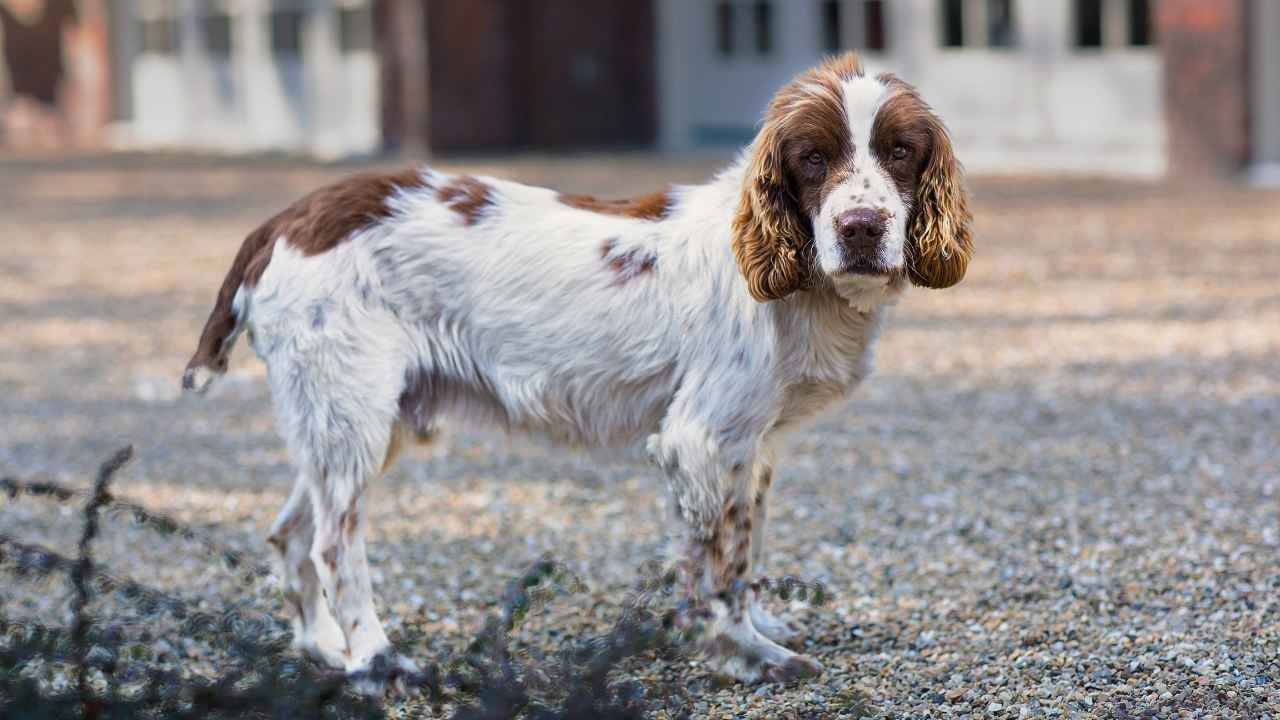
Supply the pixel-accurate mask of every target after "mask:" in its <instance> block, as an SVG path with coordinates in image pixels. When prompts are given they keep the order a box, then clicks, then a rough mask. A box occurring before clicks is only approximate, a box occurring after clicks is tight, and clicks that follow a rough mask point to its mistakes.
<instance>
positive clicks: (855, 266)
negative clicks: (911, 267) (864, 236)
mask: <svg viewBox="0 0 1280 720" xmlns="http://www.w3.org/2000/svg"><path fill="white" fill-rule="evenodd" d="M900 272H902V268H899V267H890V266H888V265H885V264H884V263H882V262H880V261H879V260H874V259H872V258H859V257H855V258H850V259H848V260H846V261H845V263H844V267H842V268H840V272H839V273H837V274H838V275H844V276H847V275H862V276H871V277H887V276H890V275H894V274H897V273H900Z"/></svg>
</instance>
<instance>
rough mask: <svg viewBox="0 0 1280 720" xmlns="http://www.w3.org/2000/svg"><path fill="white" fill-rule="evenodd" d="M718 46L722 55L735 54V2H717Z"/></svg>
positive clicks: (725, 0) (724, 0)
mask: <svg viewBox="0 0 1280 720" xmlns="http://www.w3.org/2000/svg"><path fill="white" fill-rule="evenodd" d="M716 48H717V49H718V50H719V51H720V54H721V55H732V54H733V3H731V2H728V0H721V2H719V3H717V4H716Z"/></svg>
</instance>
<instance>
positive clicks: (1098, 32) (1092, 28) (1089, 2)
mask: <svg viewBox="0 0 1280 720" xmlns="http://www.w3.org/2000/svg"><path fill="white" fill-rule="evenodd" d="M1076 47H1081V48H1100V47H1102V0H1076Z"/></svg>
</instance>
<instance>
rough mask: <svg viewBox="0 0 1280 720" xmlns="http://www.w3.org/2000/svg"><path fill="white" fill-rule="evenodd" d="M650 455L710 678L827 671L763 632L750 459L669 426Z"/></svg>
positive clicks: (691, 427) (693, 428) (689, 427)
mask: <svg viewBox="0 0 1280 720" xmlns="http://www.w3.org/2000/svg"><path fill="white" fill-rule="evenodd" d="M649 452H650V455H651V456H652V457H653V459H654V460H655V462H656V463H657V464H658V465H659V466H660V467H661V468H662V469H663V471H664V472H665V474H666V476H667V481H668V484H669V489H670V498H671V502H672V505H673V507H674V510H675V512H674V513H673V515H674V518H673V520H674V521H675V522H676V523H677V528H675V529H676V536H677V538H678V549H677V552H678V553H679V558H680V559H679V561H678V562H679V567H680V569H681V571H682V572H681V575H682V576H683V580H684V583H685V585H684V588H685V591H686V593H687V594H688V599H689V601H690V604H691V606H692V607H694V608H699V609H704V610H706V611H707V614H708V618H707V624H706V626H705V628H704V630H703V632H702V633H701V635H700V638H699V643H700V646H701V649H702V650H703V651H704V652H705V654H706V657H707V663H708V666H709V667H710V668H711V670H712V671H713V672H716V673H718V674H722V675H728V676H730V677H733V678H735V679H737V680H740V681H742V682H756V681H759V680H770V681H786V680H791V679H797V678H802V677H810V676H813V675H817V674H819V673H820V672H822V666H821V665H819V664H818V663H817V662H816V661H814V660H813V659H812V658H809V657H806V656H804V655H798V654H796V653H794V652H792V651H790V650H788V649H786V648H784V647H782V646H781V645H779V644H777V643H775V642H773V641H772V640H770V639H769V638H767V637H766V636H764V635H763V634H761V633H760V631H759V630H757V629H756V627H755V626H754V624H753V623H752V613H751V612H750V608H751V607H752V606H753V605H754V604H755V603H756V598H755V597H754V591H753V590H752V589H751V588H750V585H749V583H748V580H749V577H748V572H749V571H750V569H751V537H752V523H753V514H754V509H755V487H754V486H755V482H754V480H755V475H754V473H753V472H752V467H753V463H752V462H751V458H749V457H745V456H744V457H736V456H737V455H739V454H741V453H735V452H734V451H733V450H732V449H726V448H723V447H722V444H721V443H720V442H718V441H717V439H716V435H715V433H713V432H712V431H710V430H708V429H707V428H705V427H704V426H699V425H697V424H692V423H690V424H685V423H668V424H667V425H666V426H665V427H664V429H663V432H662V433H661V434H660V435H656V436H654V437H653V438H651V439H650V442H649Z"/></svg>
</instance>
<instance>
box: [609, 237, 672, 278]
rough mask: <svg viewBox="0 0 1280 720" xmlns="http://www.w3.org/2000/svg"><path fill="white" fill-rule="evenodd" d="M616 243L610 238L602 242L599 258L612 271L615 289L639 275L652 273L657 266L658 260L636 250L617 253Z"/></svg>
mask: <svg viewBox="0 0 1280 720" xmlns="http://www.w3.org/2000/svg"><path fill="white" fill-rule="evenodd" d="M617 243H618V241H617V240H616V239H615V238H610V239H608V240H606V241H605V242H604V245H603V246H602V247H601V248H600V258H601V259H602V260H604V261H605V262H606V263H608V265H609V269H611V270H613V274H614V276H615V277H614V280H613V283H612V284H613V285H614V286H615V287H617V286H620V285H625V284H627V283H628V282H630V281H631V280H634V279H636V278H638V277H640V276H641V275H644V274H646V273H651V272H653V269H654V267H656V266H657V264H658V258H657V257H656V256H654V255H652V254H649V253H644V252H641V251H640V250H638V249H636V248H632V249H630V250H624V251H622V252H619V251H618V249H617Z"/></svg>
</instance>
